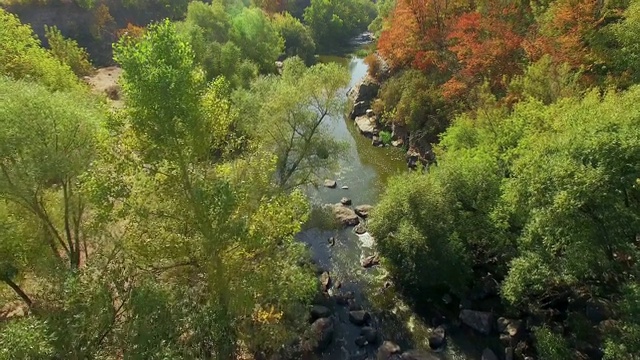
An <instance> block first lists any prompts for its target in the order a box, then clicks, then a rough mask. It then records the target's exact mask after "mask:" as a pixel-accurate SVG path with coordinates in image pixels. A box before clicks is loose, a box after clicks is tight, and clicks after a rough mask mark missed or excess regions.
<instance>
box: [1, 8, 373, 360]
mask: <svg viewBox="0 0 640 360" xmlns="http://www.w3.org/2000/svg"><path fill="white" fill-rule="evenodd" d="M19 5H20V6H25V5H24V4H19ZM80 5H82V6H86V7H89V8H90V9H89V10H87V13H89V14H91V11H93V10H92V9H94V8H98V9H100V8H102V9H104V8H105V6H107V5H105V4H98V3H96V4H80ZM138 5H140V6H151V5H150V4H142V3H141V4H137V3H136V4H132V5H127V6H138ZM156 5H157V4H156ZM170 5H171V6H172V7H173V6H175V7H176V8H172V7H169V8H170V9H169V8H168V9H169V10H170V11H172V12H176V13H178V14H179V13H180V11H184V12H185V13H184V14H183V16H178V15H176V16H175V17H176V18H179V19H174V20H173V21H170V20H162V19H158V21H155V22H153V23H152V24H151V25H149V26H145V27H140V26H138V25H135V24H128V25H126V27H125V28H124V29H122V31H118V32H116V33H117V34H116V35H117V37H118V40H117V42H116V43H114V45H113V60H114V61H115V63H117V64H118V65H119V66H120V67H121V68H122V71H123V74H122V79H121V89H115V90H114V91H116V92H117V94H112V95H113V96H112V97H114V98H120V97H122V98H124V99H125V102H124V106H123V107H122V108H116V109H115V110H113V109H110V108H109V106H108V105H109V104H110V102H107V101H106V99H105V98H104V96H103V94H98V95H95V94H92V93H91V92H90V91H89V88H88V86H86V84H85V83H84V82H83V81H82V78H83V77H85V76H87V75H90V74H91V73H92V72H93V71H94V70H93V68H92V65H91V57H90V53H87V51H85V50H84V49H82V48H80V47H79V46H78V44H77V41H76V40H72V39H68V38H65V37H64V36H63V34H62V32H61V31H60V30H59V29H58V28H57V27H56V26H53V25H52V26H47V27H46V28H45V29H44V30H45V39H46V40H47V41H46V42H47V44H48V48H46V49H45V48H44V47H42V46H41V44H40V41H39V40H38V38H37V37H36V36H35V35H34V32H33V30H32V29H31V27H30V26H29V25H26V24H22V23H21V22H20V20H19V19H18V18H17V17H16V16H14V15H12V14H11V13H9V12H7V11H5V10H1V9H0V75H1V76H0V102H1V106H0V144H2V145H0V148H1V150H0V154H1V155H0V159H1V160H0V168H1V169H2V175H0V198H1V199H2V201H1V202H0V212H2V216H0V231H1V240H0V280H2V284H3V287H2V293H1V294H2V306H3V319H2V323H1V324H0V326H1V332H0V358H2V359H122V358H128V359H178V358H180V359H196V358H199V359H211V358H216V359H225V360H228V359H232V358H236V357H238V358H240V357H248V356H261V357H262V358H264V357H267V356H272V355H274V354H276V353H277V352H278V351H279V350H280V349H281V347H282V345H283V344H286V343H288V342H289V341H290V340H292V339H294V338H296V337H297V336H298V335H299V334H300V333H302V332H303V331H304V330H306V328H307V327H308V323H307V320H306V315H307V314H308V304H309V303H310V301H311V300H312V298H313V297H314V296H315V295H316V293H317V292H318V291H319V288H320V284H319V281H318V280H317V278H316V274H315V273H314V271H315V268H314V267H313V266H312V265H311V263H310V261H309V255H308V252H307V250H306V248H305V247H304V246H303V244H301V243H299V242H297V241H294V235H295V234H296V233H297V232H298V231H299V230H300V227H301V225H302V224H303V223H304V222H305V220H306V218H307V217H308V214H309V204H308V201H307V199H306V197H305V196H304V195H303V193H302V192H301V191H300V189H301V187H302V186H304V185H307V184H311V183H314V182H317V181H318V179H319V176H321V175H322V173H323V170H325V169H329V168H331V167H332V165H333V164H334V160H335V158H336V157H337V156H338V155H339V153H338V152H329V151H328V149H329V147H330V146H332V145H333V144H334V140H333V139H331V138H330V137H328V136H327V135H326V134H325V130H324V128H323V127H322V126H320V124H322V123H323V122H324V121H325V120H326V119H327V118H328V116H330V115H335V114H341V113H342V111H343V108H344V106H343V105H344V104H343V101H342V100H341V98H339V97H338V96H337V95H338V90H339V89H341V88H344V87H345V86H346V85H347V82H348V72H347V70H346V69H345V68H344V67H342V66H339V65H337V64H317V65H313V66H311V67H307V66H306V65H305V60H307V61H308V62H313V60H314V57H313V55H314V53H315V46H316V45H315V44H316V43H317V44H318V45H319V46H323V45H322V44H325V43H328V42H331V41H333V38H332V37H339V38H340V39H345V40H341V41H348V39H349V38H350V37H351V36H352V35H353V34H354V33H355V32H360V31H363V30H365V29H366V26H367V25H368V23H369V22H370V21H371V20H372V18H373V17H374V14H372V13H371V12H367V11H368V10H367V11H365V12H363V11H362V10H363V7H364V8H366V9H372V4H370V3H368V4H367V3H365V2H363V1H357V0H354V1H353V2H340V3H339V4H333V5H331V4H330V5H331V8H323V6H325V5H326V4H325V2H323V1H313V2H312V4H310V6H309V7H307V8H306V9H305V11H304V13H303V18H304V19H306V20H305V23H306V24H308V25H303V24H302V23H301V21H300V19H298V18H295V17H293V16H292V15H290V14H289V13H286V12H284V13H278V14H269V13H267V12H265V11H263V10H262V9H261V8H259V7H256V6H253V5H251V4H243V3H242V2H239V1H228V2H220V1H215V2H213V3H211V4H205V3H202V2H191V3H189V4H186V3H185V4H177V3H170ZM261 5H263V6H265V7H269V6H271V5H270V4H261ZM346 5H349V6H347V7H345V6H346ZM365 5H368V6H365ZM32 6H34V7H38V6H49V5H46V4H44V5H42V4H36V3H34V4H32ZM51 6H63V5H60V4H53V5H51ZM65 6H70V7H71V8H72V9H75V8H76V7H77V6H78V5H75V4H71V5H65ZM162 7H163V6H162ZM327 11H331V13H332V14H333V15H332V18H333V19H334V20H335V21H336V25H335V26H334V27H333V28H330V29H327V28H326V27H324V26H322V30H323V32H321V33H320V32H318V29H319V28H320V24H321V23H322V22H323V21H324V17H326V12H327ZM349 11H351V12H354V14H350V13H349ZM356 13H357V14H356ZM363 13H365V14H370V16H369V15H367V16H369V17H362V16H363V15H362V14H363ZM337 14H344V15H343V16H344V18H345V20H346V21H347V22H348V23H349V24H350V25H349V26H346V25H342V21H339V20H340V19H339V18H338V17H337V16H338V15H337ZM165 15H168V14H166V13H162V17H164V16H165ZM354 16H355V17H357V18H358V19H351V18H352V17H354ZM283 55H288V56H289V57H288V58H287V60H285V61H284V63H283V64H282V65H281V69H280V70H281V71H280V72H281V74H280V75H276V60H277V59H278V58H280V57H281V56H283ZM112 110H113V111H112ZM309 346H310V347H313V346H314V345H313V343H310V344H309Z"/></svg>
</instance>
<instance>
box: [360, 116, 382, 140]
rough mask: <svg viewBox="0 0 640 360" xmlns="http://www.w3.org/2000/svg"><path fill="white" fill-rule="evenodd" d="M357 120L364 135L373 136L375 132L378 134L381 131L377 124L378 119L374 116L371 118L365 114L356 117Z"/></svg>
mask: <svg viewBox="0 0 640 360" xmlns="http://www.w3.org/2000/svg"><path fill="white" fill-rule="evenodd" d="M355 121H356V126H357V127H358V130H359V131H360V133H362V135H364V136H367V137H373V135H374V134H377V133H378V132H379V131H378V128H377V126H376V120H375V119H374V118H370V117H368V116H366V115H364V116H358V117H356V119H355Z"/></svg>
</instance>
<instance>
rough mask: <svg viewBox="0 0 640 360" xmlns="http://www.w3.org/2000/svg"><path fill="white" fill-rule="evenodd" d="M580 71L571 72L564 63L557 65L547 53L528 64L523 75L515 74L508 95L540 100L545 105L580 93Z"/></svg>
mask: <svg viewBox="0 0 640 360" xmlns="http://www.w3.org/2000/svg"><path fill="white" fill-rule="evenodd" d="M580 75H581V74H580V72H572V71H571V69H570V67H569V66H568V65H566V64H564V65H557V64H555V63H554V62H553V59H552V58H551V57H550V56H549V55H545V56H543V57H542V58H541V59H540V60H538V61H536V62H535V63H533V64H530V65H529V66H528V67H527V69H526V70H525V73H524V74H523V75H516V76H514V77H513V79H512V80H511V83H510V84H509V97H515V98H516V99H527V98H529V97H531V98H534V99H536V100H538V101H541V102H542V103H544V104H545V105H549V104H552V103H554V102H556V101H557V100H559V99H562V98H566V97H574V96H577V95H579V94H580V90H581V87H580V84H579V80H580Z"/></svg>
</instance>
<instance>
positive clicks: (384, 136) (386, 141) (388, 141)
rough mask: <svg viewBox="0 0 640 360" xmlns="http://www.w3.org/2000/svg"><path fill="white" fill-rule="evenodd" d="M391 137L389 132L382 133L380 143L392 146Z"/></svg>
mask: <svg viewBox="0 0 640 360" xmlns="http://www.w3.org/2000/svg"><path fill="white" fill-rule="evenodd" d="M391 137H392V135H391V133H390V132H389V131H380V141H382V143H383V144H385V145H389V144H391Z"/></svg>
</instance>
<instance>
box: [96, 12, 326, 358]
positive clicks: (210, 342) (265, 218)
mask: <svg viewBox="0 0 640 360" xmlns="http://www.w3.org/2000/svg"><path fill="white" fill-rule="evenodd" d="M116 59H117V61H118V62H119V63H120V64H121V65H122V68H123V70H124V73H123V79H124V83H123V88H124V90H125V93H126V94H127V99H128V104H127V109H126V113H125V118H124V119H123V125H124V126H123V127H121V128H120V130H119V131H121V135H120V139H121V140H120V141H119V142H118V143H114V144H112V146H114V148H115V149H116V151H114V153H115V154H118V153H119V152H120V151H122V150H117V149H122V147H123V146H124V147H125V148H124V149H123V151H125V153H126V152H127V150H126V147H130V148H131V149H130V150H128V151H132V152H133V153H138V154H140V155H141V157H127V158H125V162H126V163H127V164H126V166H125V167H124V169H126V172H125V176H123V177H122V179H121V182H122V183H123V185H124V187H125V188H126V189H127V191H126V192H125V195H124V197H122V198H121V199H118V201H113V200H111V206H115V207H117V208H121V209H122V210H123V211H124V213H123V214H124V216H125V217H126V219H127V223H128V226H127V232H128V236H127V237H126V239H125V247H126V248H127V249H128V251H129V252H130V253H131V254H132V255H133V257H134V259H135V262H136V263H137V264H139V265H140V266H141V267H143V268H147V269H149V271H148V274H149V275H152V276H153V279H155V280H154V281H159V280H160V279H164V282H165V283H166V284H167V285H166V286H170V287H172V288H173V290H169V291H168V292H167V291H166V290H165V289H160V290H159V292H158V291H153V292H147V293H148V294H149V295H150V296H152V297H154V298H156V296H159V298H157V299H156V300H154V301H160V302H159V303H158V305H157V306H158V308H157V309H158V311H164V310H163V309H169V310H171V311H175V312H176V316H175V317H171V316H167V321H171V320H170V319H176V318H177V319H183V320H181V326H180V327H181V328H184V329H188V333H189V334H191V335H189V337H188V338H187V339H186V341H187V346H186V348H181V347H177V346H176V347H171V343H172V340H171V339H169V340H168V341H167V342H166V343H164V345H166V346H169V347H170V348H167V349H166V352H165V351H163V352H162V353H163V354H173V353H174V352H175V351H179V352H181V353H182V352H184V351H186V353H182V354H183V355H184V356H186V357H193V356H194V353H192V352H191V351H195V352H196V353H197V354H200V356H215V357H216V358H219V359H229V358H232V357H233V356H234V354H235V353H236V350H237V349H236V345H237V343H238V341H240V340H242V341H243V342H244V343H245V344H248V345H249V346H251V347H253V348H254V349H256V348H257V349H261V350H271V351H273V348H274V347H276V346H277V343H278V341H273V340H274V339H282V340H283V341H284V339H286V338H287V337H288V336H291V334H292V333H291V332H289V331H288V329H291V326H292V324H291V323H290V322H288V321H286V320H285V319H282V317H281V314H282V313H283V312H285V311H287V312H290V310H291V309H296V307H297V306H300V305H301V304H305V303H306V302H307V301H308V300H309V298H310V296H311V294H312V293H313V290H314V289H315V285H316V283H315V281H314V280H313V277H312V274H311V273H310V272H307V271H300V268H299V267H297V266H296V265H295V261H296V260H298V259H301V258H302V257H303V254H304V251H303V247H302V246H301V245H300V244H297V243H295V240H294V238H293V236H294V234H295V233H296V232H297V231H298V230H299V228H300V222H299V221H300V214H305V213H306V212H307V209H306V204H305V202H304V201H303V198H302V197H301V194H300V193H293V194H290V195H289V194H282V193H278V192H276V191H275V189H272V186H271V185H270V178H269V176H268V174H270V173H272V170H268V169H269V168H270V167H272V166H273V165H274V160H273V157H272V156H271V155H269V154H268V153H262V154H259V153H254V154H245V157H242V158H236V157H235V155H234V154H236V153H237V152H238V151H242V149H241V148H240V147H239V145H241V143H242V141H241V137H242V136H243V134H241V133H238V132H237V131H235V130H234V129H235V128H236V124H237V114H236V113H235V111H234V110H233V108H232V106H231V102H230V100H229V99H228V94H229V89H228V85H227V84H226V82H225V81H224V80H223V79H217V80H216V81H215V82H213V83H211V84H207V83H206V82H205V80H204V76H203V74H202V72H201V71H199V70H198V69H197V67H195V66H194V54H193V52H192V50H191V48H190V46H189V44H188V43H186V42H185V41H183V40H181V39H180V37H179V36H178V35H177V32H176V29H175V27H174V25H173V24H171V23H169V22H163V23H159V24H156V25H153V26H152V27H151V28H150V29H149V31H148V32H147V33H146V34H145V35H144V37H143V38H142V40H141V41H140V42H138V43H127V42H121V43H119V44H118V45H117V46H116ZM157 89H169V91H167V90H164V91H162V92H160V93H158V92H156V90H157ZM108 159H109V158H107V159H106V160H107V161H104V163H103V166H105V167H106V169H107V170H105V171H108V172H109V170H108V169H110V166H113V165H111V162H110V161H108ZM142 169H146V170H142ZM247 179H250V181H247ZM270 189H271V190H270ZM284 204H289V205H288V206H284ZM274 223H277V224H279V225H278V226H277V227H274V226H273V224H274ZM154 269H155V270H154ZM163 269H164V270H163ZM196 274H200V275H198V276H196ZM194 276H195V277H194ZM196 279H200V280H196ZM276 279H281V280H282V286H280V285H276V286H273V285H274V284H277V283H278V281H279V280H276ZM284 279H289V280H284ZM291 281H293V282H294V283H298V284H300V286H296V287H290V288H289V289H287V287H286V286H285V285H284V284H287V283H290V282H291ZM154 294H157V295H154ZM166 294H171V296H170V297H167V295H166ZM163 299H164V300H163ZM267 308H268V309H273V311H272V312H267V314H270V315H267V316H262V315H261V311H260V309H267ZM179 309H186V310H185V311H187V312H188V314H189V315H188V316H185V314H182V313H180V312H179ZM140 310H141V311H145V312H146V314H147V315H144V313H141V315H143V316H144V317H145V318H149V319H150V320H151V319H152V318H153V317H154V316H158V315H157V312H156V311H151V312H149V309H140ZM132 325H135V324H132ZM157 328H158V330H159V331H162V332H163V333H166V334H169V335H168V336H170V337H174V339H175V336H177V335H180V336H182V335H184V333H180V334H176V333H175V332H171V331H169V332H166V330H167V329H171V323H169V324H164V325H162V326H160V325H158V326H157ZM130 333H131V334H135V333H136V331H132V332H130ZM145 334H148V335H145ZM145 334H140V335H143V336H144V339H143V340H144V341H146V344H147V345H144V346H145V348H147V349H155V348H156V347H155V345H153V344H154V343H149V342H148V341H155V340H153V336H154V335H152V334H149V333H145ZM244 334H247V336H244ZM248 334H251V335H252V337H248ZM266 339H271V340H272V341H271V342H269V341H267V340H266ZM132 342H134V343H139V342H137V340H135V339H133V340H132ZM174 343H177V341H176V342H174ZM156 344H157V343H156ZM141 349H143V348H141ZM141 356H143V357H144V355H143V354H141Z"/></svg>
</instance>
